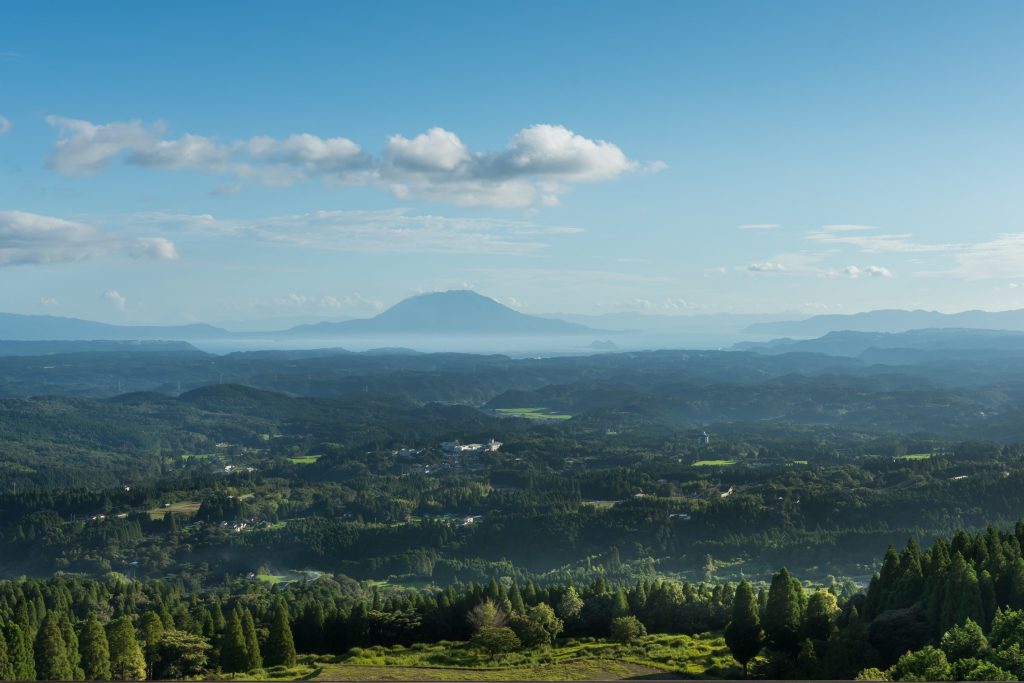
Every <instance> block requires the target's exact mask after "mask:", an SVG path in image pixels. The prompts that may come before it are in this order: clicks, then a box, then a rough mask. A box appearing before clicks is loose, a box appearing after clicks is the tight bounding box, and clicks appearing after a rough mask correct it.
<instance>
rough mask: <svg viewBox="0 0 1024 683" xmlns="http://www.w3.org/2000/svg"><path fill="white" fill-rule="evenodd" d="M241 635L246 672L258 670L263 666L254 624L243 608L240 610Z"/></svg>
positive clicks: (248, 613)
mask: <svg viewBox="0 0 1024 683" xmlns="http://www.w3.org/2000/svg"><path fill="white" fill-rule="evenodd" d="M242 634H243V635H244V636H245V653H246V656H247V657H248V660H249V668H248V669H246V671H252V670H253V669H259V668H260V667H262V666H263V656H262V654H260V641H259V639H258V638H257V637H256V622H255V621H254V620H253V618H252V612H250V611H249V609H248V608H245V607H243V608H242Z"/></svg>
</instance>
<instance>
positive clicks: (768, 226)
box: [738, 223, 782, 230]
mask: <svg viewBox="0 0 1024 683" xmlns="http://www.w3.org/2000/svg"><path fill="white" fill-rule="evenodd" d="M738 227H739V229H740V230H774V229H776V228H781V227H782V224H781V223H746V224H744V225H740V226H738Z"/></svg>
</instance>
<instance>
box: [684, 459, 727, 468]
mask: <svg viewBox="0 0 1024 683" xmlns="http://www.w3.org/2000/svg"><path fill="white" fill-rule="evenodd" d="M735 464H736V461H735V460H698V461H697V462H695V463H693V466H694V467H728V466H729V465H735Z"/></svg>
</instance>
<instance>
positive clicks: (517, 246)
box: [127, 209, 583, 254]
mask: <svg viewBox="0 0 1024 683" xmlns="http://www.w3.org/2000/svg"><path fill="white" fill-rule="evenodd" d="M127 220H128V221H130V222H132V223H133V224H136V225H152V226H154V227H159V228H161V229H162V230H168V229H185V230H190V231H196V232H204V233H217V234H222V235H229V236H237V237H241V238H246V239H250V240H254V241H258V242H263V243H268V244H279V245H288V246H295V247H305V248H311V249H320V250H332V251H352V252H400V253H416V252H433V253H451V254H527V253H533V252H537V251H540V250H543V249H544V248H546V247H547V246H548V241H547V240H549V239H551V238H553V237H556V236H562V235H573V234H578V233H581V232H583V229H582V228H578V227H575V226H546V225H541V224H538V223H535V222H532V221H525V220H500V219H483V218H452V217H448V216H438V215H430V214H426V215H425V214H414V213H411V212H409V211H408V210H406V209H390V210H383V211H316V212H312V213H303V214H289V215H281V216H268V217H265V218H253V219H222V218H216V217H214V216H212V215H209V214H198V215H178V214H165V213H150V214H135V215H133V216H129V217H128V218H127Z"/></svg>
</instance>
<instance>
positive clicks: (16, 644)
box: [6, 623, 36, 681]
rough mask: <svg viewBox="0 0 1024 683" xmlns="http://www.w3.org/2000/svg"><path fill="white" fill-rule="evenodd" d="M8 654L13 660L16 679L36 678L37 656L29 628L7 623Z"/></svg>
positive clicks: (28, 679)
mask: <svg viewBox="0 0 1024 683" xmlns="http://www.w3.org/2000/svg"><path fill="white" fill-rule="evenodd" d="M6 640H7V656H8V657H9V658H10V660H11V668H12V669H13V671H14V680H16V681H33V680H35V678H36V663H35V656H34V654H33V652H32V649H33V648H32V641H31V640H30V639H29V635H28V630H27V629H26V628H23V627H22V626H21V625H20V624H16V623H11V624H8V625H7V638H6Z"/></svg>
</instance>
